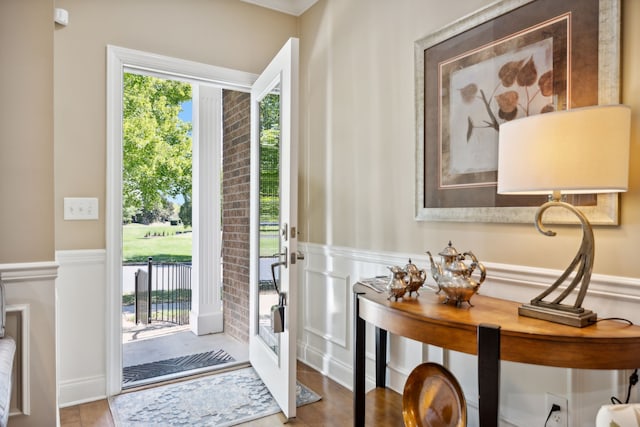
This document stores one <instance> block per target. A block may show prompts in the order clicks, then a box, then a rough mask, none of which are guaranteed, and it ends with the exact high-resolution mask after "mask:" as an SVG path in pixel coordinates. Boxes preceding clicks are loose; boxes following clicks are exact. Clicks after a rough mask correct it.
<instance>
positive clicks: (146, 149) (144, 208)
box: [122, 73, 192, 222]
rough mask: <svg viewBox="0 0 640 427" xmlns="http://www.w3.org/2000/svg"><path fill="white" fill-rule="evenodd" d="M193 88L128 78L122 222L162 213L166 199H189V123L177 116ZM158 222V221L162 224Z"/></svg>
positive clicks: (134, 75)
mask: <svg viewBox="0 0 640 427" xmlns="http://www.w3.org/2000/svg"><path fill="white" fill-rule="evenodd" d="M190 99H191V85H190V84H188V83H183V82H179V81H174V80H163V79H159V78H156V77H150V76H142V75H139V74H130V73H125V74H124V93H123V152H124V154H123V171H122V198H123V201H122V202H123V206H122V207H123V211H122V214H123V219H124V221H125V222H127V221H128V220H129V219H130V218H131V217H132V216H133V217H138V218H140V217H145V218H148V215H150V214H152V213H154V212H156V213H160V215H162V214H161V212H164V210H165V209H166V203H167V199H168V198H169V197H176V196H178V195H182V196H183V197H184V199H185V200H190V199H191V172H192V167H191V164H192V163H191V129H192V127H191V123H187V122H184V121H182V120H181V119H180V118H179V117H178V114H179V113H180V111H181V108H182V107H181V105H182V103H183V102H185V101H188V100H190ZM158 219H159V218H158Z"/></svg>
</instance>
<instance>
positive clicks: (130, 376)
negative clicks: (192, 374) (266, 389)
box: [122, 350, 235, 386]
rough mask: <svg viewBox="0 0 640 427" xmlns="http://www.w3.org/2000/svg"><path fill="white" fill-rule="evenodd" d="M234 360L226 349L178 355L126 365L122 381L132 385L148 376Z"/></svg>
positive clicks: (126, 384) (157, 375)
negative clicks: (157, 360) (171, 357)
mask: <svg viewBox="0 0 640 427" xmlns="http://www.w3.org/2000/svg"><path fill="white" fill-rule="evenodd" d="M234 361H235V359H234V358H233V357H231V356H230V355H229V354H228V353H227V352H226V351H224V350H217V351H207V352H205V353H198V354H191V355H189V356H181V357H176V358H173V359H167V360H160V361H159V362H151V363H143V364H141V365H134V366H125V367H124V369H123V370H122V383H123V385H124V386H128V385H132V383H134V382H137V381H141V380H146V379H148V378H155V377H161V376H163V375H169V374H175V373H178V372H185V371H190V370H192V369H200V368H206V367H207V366H214V365H219V364H221V363H227V362H234Z"/></svg>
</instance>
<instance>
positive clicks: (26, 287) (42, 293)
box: [0, 261, 58, 427]
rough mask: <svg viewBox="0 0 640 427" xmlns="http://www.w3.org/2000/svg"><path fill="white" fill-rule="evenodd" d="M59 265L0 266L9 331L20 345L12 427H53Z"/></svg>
mask: <svg viewBox="0 0 640 427" xmlns="http://www.w3.org/2000/svg"><path fill="white" fill-rule="evenodd" d="M57 275H58V264H57V263H56V262H55V261H44V262H29V263H15V264H0V278H2V281H3V282H4V285H5V291H6V303H7V329H8V331H9V333H10V334H11V335H12V336H13V337H14V338H15V339H16V345H17V353H16V360H15V363H16V365H15V366H17V367H18V371H17V372H14V373H15V374H16V376H15V377H14V385H15V388H14V389H13V392H12V402H11V408H10V418H9V425H11V426H12V427H23V426H25V427H26V426H48V425H52V424H51V423H52V421H51V420H55V419H56V416H57V413H58V407H57V405H56V403H57V402H56V374H57V372H56V371H57V369H56V330H55V324H56V312H55V308H56V307H55V305H56V304H55V300H56V292H55V291H56V277H57ZM54 423H55V421H54Z"/></svg>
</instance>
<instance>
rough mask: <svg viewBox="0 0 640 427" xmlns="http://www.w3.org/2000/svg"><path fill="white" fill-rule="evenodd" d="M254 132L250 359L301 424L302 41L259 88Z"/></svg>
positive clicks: (254, 95) (292, 42)
mask: <svg viewBox="0 0 640 427" xmlns="http://www.w3.org/2000/svg"><path fill="white" fill-rule="evenodd" d="M251 127H252V130H251V264H250V266H251V267H250V310H249V312H250V313H249V314H250V319H249V359H250V361H251V365H252V366H253V367H254V369H255V370H256V371H257V372H258V374H259V375H260V378H262V381H264V383H265V384H266V385H267V387H268V388H269V390H270V391H271V394H272V395H273V396H274V398H275V400H276V401H277V402H278V405H280V408H281V409H282V412H283V413H284V415H285V416H286V417H287V418H293V417H295V415H296V335H297V334H296V313H297V308H296V302H297V298H298V297H297V283H296V278H297V273H296V265H297V264H296V260H297V257H296V255H297V191H298V186H297V182H298V154H297V153H298V150H297V144H298V39H295V38H291V39H289V41H288V42H287V43H286V44H285V45H284V47H283V48H282V50H281V51H280V52H279V53H278V54H277V55H276V57H275V58H274V59H273V60H272V61H271V63H270V64H269V66H268V67H267V68H266V69H265V70H264V72H263V73H262V74H261V75H260V77H258V79H257V80H256V82H255V83H254V85H253V88H252V91H251ZM278 306H281V307H283V308H282V309H280V308H278ZM274 320H275V321H274ZM281 320H282V323H280V321H281Z"/></svg>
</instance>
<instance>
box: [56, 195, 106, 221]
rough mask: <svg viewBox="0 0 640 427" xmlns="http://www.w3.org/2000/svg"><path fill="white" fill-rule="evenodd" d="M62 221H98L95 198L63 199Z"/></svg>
mask: <svg viewBox="0 0 640 427" xmlns="http://www.w3.org/2000/svg"><path fill="white" fill-rule="evenodd" d="M64 219H65V220H67V221H69V220H80V221H82V220H96V219H98V198H97V197H65V198H64Z"/></svg>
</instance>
